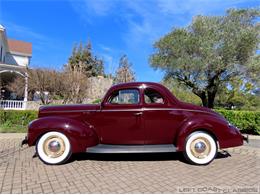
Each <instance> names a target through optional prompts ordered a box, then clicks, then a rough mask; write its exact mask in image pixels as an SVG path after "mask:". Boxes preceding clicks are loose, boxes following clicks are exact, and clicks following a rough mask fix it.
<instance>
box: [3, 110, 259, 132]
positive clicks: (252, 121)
mask: <svg viewBox="0 0 260 195" xmlns="http://www.w3.org/2000/svg"><path fill="white" fill-rule="evenodd" d="M215 111H216V112H218V113H220V114H222V115H223V116H224V117H225V118H226V119H227V120H228V121H229V122H230V123H232V124H233V125H235V126H236V127H238V128H239V129H241V132H242V133H249V134H256V135H260V111H233V110H215ZM35 118H37V111H32V110H25V111H14V110H9V111H7V110H5V111H4V110H0V132H26V130H27V125H28V123H29V122H30V121H32V120H33V119H35Z"/></svg>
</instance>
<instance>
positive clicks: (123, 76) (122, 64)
mask: <svg viewBox="0 0 260 195" xmlns="http://www.w3.org/2000/svg"><path fill="white" fill-rule="evenodd" d="M131 67H132V64H131V63H130V62H129V61H128V58H127V56H126V55H123V56H122V57H121V58H120V60H119V67H118V69H117V71H116V75H115V83H126V82H132V81H135V73H134V71H133V70H132V68H131Z"/></svg>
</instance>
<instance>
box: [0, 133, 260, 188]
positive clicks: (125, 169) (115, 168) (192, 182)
mask: <svg viewBox="0 0 260 195" xmlns="http://www.w3.org/2000/svg"><path fill="white" fill-rule="evenodd" d="M21 140H22V135H18V136H11V137H10V136H9V137H8V136H3V134H0V193H193V192H196V193H205V192H207V193H216V192H218V193H227V192H229V193H260V148H259V147H256V146H258V145H257V144H254V146H250V145H245V146H242V147H238V148H231V149H228V150H226V152H227V153H225V152H223V151H220V152H219V154H218V157H217V159H215V160H214V161H213V162H212V163H211V164H210V165H207V166H193V165H189V164H187V163H186V162H185V161H184V159H183V157H182V155H181V154H180V153H167V154H109V155H108V154H106V155H105V154H98V155H97V154H77V155H73V156H72V159H71V161H70V162H69V163H67V164H64V165H59V166H49V165H45V164H43V163H42V162H41V161H40V160H39V159H38V158H37V157H36V158H32V156H33V154H34V147H30V148H27V146H26V147H25V146H24V147H23V148H20V147H19V144H20V142H21Z"/></svg>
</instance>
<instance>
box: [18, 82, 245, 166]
mask: <svg viewBox="0 0 260 195" xmlns="http://www.w3.org/2000/svg"><path fill="white" fill-rule="evenodd" d="M243 139H246V138H245V137H243V136H242V135H241V134H240V132H239V130H238V129H237V128H236V127H234V126H232V125H231V124H230V123H228V122H227V121H226V120H225V119H224V118H223V117H222V116H220V115H219V114H217V113H215V112H213V111H212V110H210V109H207V108H204V107H200V106H195V105H192V104H188V103H184V102H181V101H180V100H178V99H176V98H175V97H174V96H173V95H172V93H171V92H170V91H169V90H168V89H167V88H166V87H164V86H162V85H160V84H158V83H151V82H133V83H124V84H119V85H115V86H112V87H111V88H110V89H109V90H108V92H107V94H106V95H105V97H104V98H103V101H102V103H101V104H98V105H97V104H96V105H94V104H93V105H85V104H82V105H65V106H64V105H63V106H44V107H41V108H40V110H39V115H38V119H36V120H34V121H32V122H31V123H30V124H29V129H28V135H27V137H26V139H25V140H24V141H23V143H28V145H29V146H33V145H36V152H37V155H38V156H39V158H40V159H41V160H42V161H43V162H44V163H47V164H61V163H64V162H65V161H67V160H68V159H69V158H70V156H71V154H72V153H78V152H89V153H149V152H153V153H158V152H176V151H182V152H183V153H184V155H185V157H186V159H187V160H188V161H189V162H191V163H194V164H199V165H203V164H208V163H210V162H211V161H212V160H213V159H214V157H215V156H216V153H217V150H218V148H228V147H235V146H240V145H243Z"/></svg>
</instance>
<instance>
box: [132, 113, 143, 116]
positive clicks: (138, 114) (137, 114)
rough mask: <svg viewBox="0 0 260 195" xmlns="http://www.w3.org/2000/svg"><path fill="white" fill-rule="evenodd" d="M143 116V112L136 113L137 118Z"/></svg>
mask: <svg viewBox="0 0 260 195" xmlns="http://www.w3.org/2000/svg"><path fill="white" fill-rule="evenodd" d="M142 114H143V112H137V113H134V115H135V116H140V115H142Z"/></svg>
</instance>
